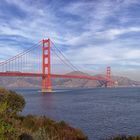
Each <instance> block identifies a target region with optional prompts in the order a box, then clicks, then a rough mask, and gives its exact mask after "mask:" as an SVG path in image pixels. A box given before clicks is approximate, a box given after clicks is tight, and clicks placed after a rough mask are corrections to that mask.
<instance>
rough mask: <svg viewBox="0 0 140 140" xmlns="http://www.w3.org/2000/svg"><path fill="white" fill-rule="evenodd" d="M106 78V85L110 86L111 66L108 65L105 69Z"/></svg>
mask: <svg viewBox="0 0 140 140" xmlns="http://www.w3.org/2000/svg"><path fill="white" fill-rule="evenodd" d="M106 79H107V84H106V87H112V82H111V67H110V66H108V67H107V69H106Z"/></svg>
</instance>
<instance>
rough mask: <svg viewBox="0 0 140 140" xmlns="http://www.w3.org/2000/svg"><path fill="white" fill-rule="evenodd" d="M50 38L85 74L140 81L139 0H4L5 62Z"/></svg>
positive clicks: (0, 43) (1, 50) (1, 40)
mask: <svg viewBox="0 0 140 140" xmlns="http://www.w3.org/2000/svg"><path fill="white" fill-rule="evenodd" d="M48 37H49V38H50V39H51V40H52V41H54V42H55V44H56V46H57V47H58V48H59V49H60V50H61V51H62V52H63V53H64V54H65V56H66V57H67V58H68V59H69V60H70V61H71V62H72V63H73V64H74V65H76V66H78V67H79V68H80V69H81V70H84V71H85V72H90V73H103V72H105V69H106V66H111V68H112V73H113V74H114V75H119V76H127V77H129V78H131V79H134V80H139V81H140V0H0V61H3V60H5V59H7V58H9V57H11V56H14V55H16V54H18V53H19V52H21V51H23V50H26V49H27V48H29V47H31V46H32V44H34V43H36V42H38V41H40V40H41V39H43V38H48Z"/></svg>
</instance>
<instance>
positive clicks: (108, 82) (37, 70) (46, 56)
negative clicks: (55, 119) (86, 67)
mask: <svg viewBox="0 0 140 140" xmlns="http://www.w3.org/2000/svg"><path fill="white" fill-rule="evenodd" d="M51 52H54V54H55V55H56V56H57V57H58V58H59V60H60V61H61V62H63V63H64V64H65V65H66V66H68V67H69V68H71V69H72V70H73V71H79V69H78V68H77V67H76V66H74V65H73V64H72V63H71V62H70V61H69V60H68V59H67V58H66V57H65V56H64V54H63V53H62V52H61V51H60V49H58V48H57V47H56V46H55V44H54V43H53V42H52V41H51V40H50V39H43V40H41V41H39V42H38V43H37V44H35V45H34V46H32V47H30V48H29V49H27V50H25V51H23V52H22V53H19V54H17V55H16V56H13V57H11V58H9V59H7V60H5V61H3V62H0V76H4V77H6V76H8V77H41V78H42V88H41V89H42V92H51V91H52V82H51V80H52V78H71V79H87V80H96V81H102V82H103V84H104V85H105V87H113V85H114V81H113V80H112V79H111V67H109V66H108V67H107V69H106V74H105V76H99V75H98V76H90V75H84V74H83V75H82V74H80V75H75V74H56V73H53V72H52V71H51V69H52V67H53V66H52V65H51Z"/></svg>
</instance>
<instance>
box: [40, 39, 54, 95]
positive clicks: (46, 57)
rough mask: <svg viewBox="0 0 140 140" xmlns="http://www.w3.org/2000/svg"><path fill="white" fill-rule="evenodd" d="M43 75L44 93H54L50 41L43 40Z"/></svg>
mask: <svg viewBox="0 0 140 140" xmlns="http://www.w3.org/2000/svg"><path fill="white" fill-rule="evenodd" d="M46 70H47V72H46ZM42 73H43V76H42V92H43V93H47V92H52V87H51V50H50V39H46V40H42Z"/></svg>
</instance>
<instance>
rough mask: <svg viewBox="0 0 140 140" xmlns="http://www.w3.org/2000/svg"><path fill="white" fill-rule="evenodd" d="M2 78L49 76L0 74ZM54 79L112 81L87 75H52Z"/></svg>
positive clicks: (41, 75)
mask: <svg viewBox="0 0 140 140" xmlns="http://www.w3.org/2000/svg"><path fill="white" fill-rule="evenodd" d="M0 76H9V77H43V76H47V74H45V75H44V74H42V73H23V72H0ZM51 77H52V78H72V79H87V80H104V81H111V80H110V79H107V78H105V77H103V76H86V75H66V74H65V75H60V74H51Z"/></svg>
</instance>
